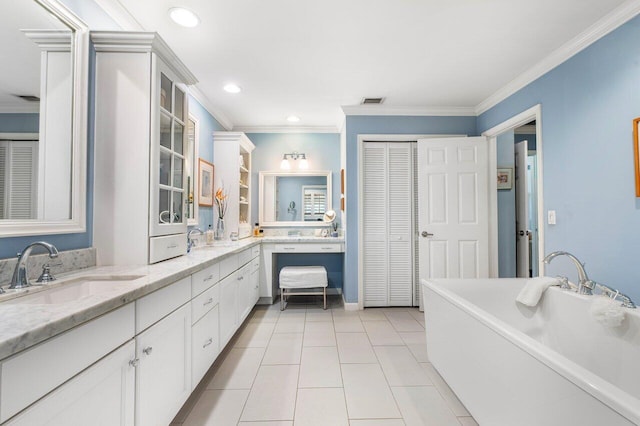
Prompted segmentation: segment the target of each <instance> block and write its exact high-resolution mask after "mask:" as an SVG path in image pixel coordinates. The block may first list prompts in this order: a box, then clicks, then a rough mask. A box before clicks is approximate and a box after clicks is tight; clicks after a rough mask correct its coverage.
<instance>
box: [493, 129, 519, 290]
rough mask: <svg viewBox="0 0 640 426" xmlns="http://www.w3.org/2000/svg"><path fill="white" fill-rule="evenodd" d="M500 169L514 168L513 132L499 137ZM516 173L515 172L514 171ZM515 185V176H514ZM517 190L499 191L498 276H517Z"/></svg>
mask: <svg viewBox="0 0 640 426" xmlns="http://www.w3.org/2000/svg"><path fill="white" fill-rule="evenodd" d="M497 139H498V140H497V143H496V145H497V146H496V151H497V160H498V167H510V168H512V169H515V167H514V162H515V161H514V155H515V154H514V151H515V148H514V145H513V143H514V134H513V130H511V131H509V132H505V133H503V134H502V135H500V136H498V138H497ZM514 173H515V170H514ZM513 182H514V183H515V176H513ZM515 236H516V188H515V185H514V186H512V187H511V189H499V190H498V276H499V277H500V278H509V277H515V276H516V273H517V271H516V237H515Z"/></svg>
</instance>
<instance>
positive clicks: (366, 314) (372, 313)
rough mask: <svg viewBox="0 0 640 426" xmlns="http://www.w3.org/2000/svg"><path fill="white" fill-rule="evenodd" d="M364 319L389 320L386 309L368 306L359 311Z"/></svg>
mask: <svg viewBox="0 0 640 426" xmlns="http://www.w3.org/2000/svg"><path fill="white" fill-rule="evenodd" d="M358 314H359V315H360V319H361V320H362V321H387V317H386V315H385V314H384V311H383V310H382V309H380V308H366V309H364V310H362V311H358Z"/></svg>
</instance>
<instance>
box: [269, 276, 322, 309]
mask: <svg viewBox="0 0 640 426" xmlns="http://www.w3.org/2000/svg"><path fill="white" fill-rule="evenodd" d="M327 283H328V280H327V270H326V269H325V268H324V266H285V267H284V268H282V269H281V270H280V310H281V311H284V304H285V301H286V298H287V297H289V296H303V295H305V296H308V295H316V296H323V301H324V308H323V309H327ZM302 288H322V291H304V292H303V291H295V290H296V289H302Z"/></svg>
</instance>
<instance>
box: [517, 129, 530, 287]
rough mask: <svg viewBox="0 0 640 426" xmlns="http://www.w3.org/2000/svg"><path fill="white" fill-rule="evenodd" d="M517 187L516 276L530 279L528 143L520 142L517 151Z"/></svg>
mask: <svg viewBox="0 0 640 426" xmlns="http://www.w3.org/2000/svg"><path fill="white" fill-rule="evenodd" d="M515 165H516V172H515V175H516V176H515V185H516V236H515V238H516V265H517V266H516V274H517V276H518V277H520V278H529V229H528V223H529V197H528V185H527V142H526V141H523V142H518V143H517V144H516V150H515Z"/></svg>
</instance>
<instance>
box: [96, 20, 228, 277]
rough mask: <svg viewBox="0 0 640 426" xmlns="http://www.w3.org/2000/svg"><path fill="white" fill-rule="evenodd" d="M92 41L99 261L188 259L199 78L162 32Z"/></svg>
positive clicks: (104, 35) (125, 262)
mask: <svg viewBox="0 0 640 426" xmlns="http://www.w3.org/2000/svg"><path fill="white" fill-rule="evenodd" d="M91 39H92V41H93V45H94V47H95V51H96V54H95V97H96V99H99V100H100V102H98V103H97V104H96V112H95V157H94V163H95V172H94V191H93V194H94V219H93V223H94V230H93V235H94V237H93V244H94V246H95V247H96V248H97V256H98V258H97V261H98V264H99V265H134V264H146V263H155V262H159V261H161V260H165V259H168V258H171V257H175V256H180V255H182V254H185V253H186V249H187V247H186V242H187V240H186V232H187V215H186V214H185V212H186V206H187V202H188V200H187V198H188V196H187V187H186V173H185V172H184V170H185V152H186V150H185V146H186V142H187V131H186V126H185V123H186V120H187V117H188V108H187V104H188V102H187V92H186V86H185V85H189V84H194V83H195V82H196V79H195V77H194V76H193V75H192V74H191V73H190V72H189V70H188V69H187V68H186V67H185V66H184V64H182V63H181V62H180V61H179V60H178V58H177V57H176V56H175V54H174V53H173V52H171V50H170V49H169V48H168V47H167V45H166V44H165V42H164V41H163V40H162V39H161V38H160V37H159V36H158V35H157V34H156V33H131V32H102V31H99V32H93V33H92V34H91ZM236 161H237V160H236Z"/></svg>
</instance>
